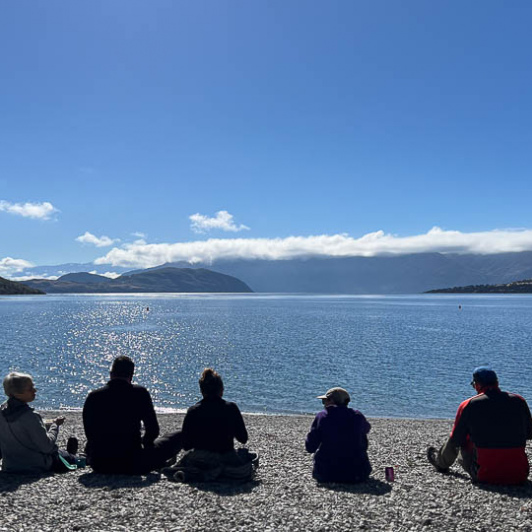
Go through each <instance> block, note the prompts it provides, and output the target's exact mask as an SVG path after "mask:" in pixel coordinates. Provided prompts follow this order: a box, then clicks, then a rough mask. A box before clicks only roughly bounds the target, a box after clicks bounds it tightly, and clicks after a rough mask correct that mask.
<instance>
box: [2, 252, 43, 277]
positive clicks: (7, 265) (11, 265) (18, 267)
mask: <svg viewBox="0 0 532 532" xmlns="http://www.w3.org/2000/svg"><path fill="white" fill-rule="evenodd" d="M33 266H35V265H34V264H33V263H31V262H29V261H27V260H24V259H12V258H11V257H5V258H3V259H0V276H2V277H5V276H6V275H9V276H10V275H12V274H14V273H17V272H21V271H22V270H24V269H26V268H33Z"/></svg>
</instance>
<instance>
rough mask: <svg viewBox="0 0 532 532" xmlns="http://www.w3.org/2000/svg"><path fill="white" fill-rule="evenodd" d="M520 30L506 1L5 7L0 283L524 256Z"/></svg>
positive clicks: (523, 14)
mask: <svg viewBox="0 0 532 532" xmlns="http://www.w3.org/2000/svg"><path fill="white" fill-rule="evenodd" d="M531 24H532V4H531V3H530V2H529V1H519V0H517V1H514V2H511V3H503V2H491V1H484V2H481V3H479V2H458V1H453V2H428V1H426V0H424V1H414V0H412V1H407V2H395V1H379V0H377V1H372V2H362V1H355V0H344V1H334V0H332V1H330V2H321V1H320V2H318V1H313V0H293V1H286V0H283V1H280V0H279V1H278V0H268V1H257V2H249V1H233V0H231V1H227V0H216V1H215V0H209V1H203V0H195V1H194V2H184V1H175V0H172V1H170V0H169V1H166V0H164V1H163V0H152V1H150V2H146V1H142V2H141V1H137V0H127V1H125V0H123V1H112V0H105V1H99V0H91V1H90V2H89V1H80V2H65V1H63V2H58V1H54V0H47V1H46V2H27V1H25V0H22V1H20V2H3V3H2V4H1V5H0V80H1V83H0V117H1V119H0V230H1V233H2V239H1V241H0V275H4V276H11V277H13V278H15V277H16V275H17V272H19V273H20V271H21V270H22V269H23V268H24V266H27V265H28V264H30V263H31V264H34V265H44V264H59V263H64V262H89V261H96V262H97V263H98V264H101V265H103V266H106V265H108V267H109V271H112V270H113V267H115V266H120V265H122V266H153V265H155V264H158V263H160V262H165V261H167V260H183V259H185V260H186V259H191V260H194V259H205V258H209V257H210V258H217V257H221V256H226V257H237V256H249V257H268V258H287V257H292V256H302V255H312V254H318V255H319V254H322V255H338V256H345V255H360V254H362V255H375V254H379V253H409V252H416V251H434V250H437V251H443V252H446V251H458V252H467V251H472V252H478V253H493V252H499V251H520V250H523V249H532V219H531V218H532V209H531V208H530V205H531V202H530V198H531V192H532V179H531V178H530V177H531V175H530V174H531V171H530V170H531V168H532V150H531V149H530V147H531V145H532V142H531V141H532V130H531V124H532V68H531V67H532V61H531V60H532V37H531V34H530V27H531ZM435 227H436V228H438V229H433V228H435Z"/></svg>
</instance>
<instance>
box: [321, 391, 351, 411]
mask: <svg viewBox="0 0 532 532" xmlns="http://www.w3.org/2000/svg"><path fill="white" fill-rule="evenodd" d="M318 399H321V400H322V402H323V404H324V405H337V406H347V405H348V404H349V401H351V397H349V394H348V393H347V390H344V389H343V388H339V387H336V388H331V389H330V390H327V392H326V393H325V394H324V395H318Z"/></svg>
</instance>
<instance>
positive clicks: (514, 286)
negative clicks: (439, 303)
mask: <svg viewBox="0 0 532 532" xmlns="http://www.w3.org/2000/svg"><path fill="white" fill-rule="evenodd" d="M427 294H532V279H524V280H523V281H515V282H514V283H506V284H475V285H470V286H455V287H453V288H441V289H439V290H429V291H428V292H427Z"/></svg>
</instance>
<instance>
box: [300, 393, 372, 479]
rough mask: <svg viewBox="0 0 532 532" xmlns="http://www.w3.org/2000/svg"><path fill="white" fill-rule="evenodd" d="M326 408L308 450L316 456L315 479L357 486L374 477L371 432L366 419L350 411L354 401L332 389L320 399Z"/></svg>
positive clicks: (310, 435) (309, 439)
mask: <svg viewBox="0 0 532 532" xmlns="http://www.w3.org/2000/svg"><path fill="white" fill-rule="evenodd" d="M318 399H321V400H322V402H323V405H324V407H325V408H324V409H323V410H322V411H321V412H319V413H318V414H317V415H316V417H315V418H314V421H313V422H312V426H311V427H310V432H309V433H308V434H307V439H306V441H305V447H306V449H307V451H308V452H309V453H316V454H315V455H314V469H313V471H312V476H313V477H314V478H315V479H316V480H317V481H318V482H345V483H355V482H363V481H364V480H367V478H368V477H369V474H370V473H371V464H370V463H369V459H368V454H367V449H368V437H367V434H368V432H369V431H370V429H371V425H370V424H369V423H368V421H367V420H366V418H365V417H364V415H363V414H362V413H361V412H359V411H358V410H353V409H352V408H348V406H347V405H348V404H349V401H350V400H351V398H350V397H349V394H348V393H347V391H346V390H344V389H343V388H331V389H330V390H328V391H327V393H326V394H325V395H320V396H318Z"/></svg>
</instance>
